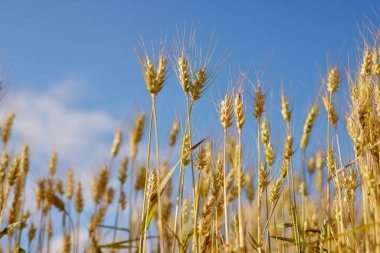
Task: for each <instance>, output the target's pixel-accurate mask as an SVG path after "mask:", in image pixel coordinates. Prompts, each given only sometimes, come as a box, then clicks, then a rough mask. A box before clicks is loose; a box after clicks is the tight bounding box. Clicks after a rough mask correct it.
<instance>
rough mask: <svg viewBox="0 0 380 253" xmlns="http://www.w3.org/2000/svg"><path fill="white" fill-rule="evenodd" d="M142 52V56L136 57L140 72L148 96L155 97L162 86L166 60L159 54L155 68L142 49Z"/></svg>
mask: <svg viewBox="0 0 380 253" xmlns="http://www.w3.org/2000/svg"><path fill="white" fill-rule="evenodd" d="M143 51H144V53H143V55H137V57H138V60H139V63H140V67H141V72H142V73H143V76H144V81H145V85H146V89H147V90H148V92H149V93H150V94H152V95H153V96H156V95H157V94H158V93H159V92H160V91H161V90H162V88H163V86H164V82H165V78H166V66H167V58H166V56H165V55H164V54H163V53H162V52H160V53H159V55H158V62H157V66H155V63H153V61H152V59H151V58H150V56H149V55H148V53H147V52H146V50H144V49H143Z"/></svg>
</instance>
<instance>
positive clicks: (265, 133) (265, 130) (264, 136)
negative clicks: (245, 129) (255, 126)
mask: <svg viewBox="0 0 380 253" xmlns="http://www.w3.org/2000/svg"><path fill="white" fill-rule="evenodd" d="M260 134H261V141H262V143H263V144H264V146H265V145H268V143H269V136H270V130H269V125H268V122H267V121H266V120H265V119H264V120H263V122H262V123H261V131H260Z"/></svg>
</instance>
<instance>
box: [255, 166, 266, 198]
mask: <svg viewBox="0 0 380 253" xmlns="http://www.w3.org/2000/svg"><path fill="white" fill-rule="evenodd" d="M268 176H269V175H268V172H267V169H266V167H265V166H264V165H262V166H261V167H260V169H259V171H258V182H257V183H258V185H257V186H258V188H259V191H260V192H264V190H265V188H266V187H267V186H268V184H269V178H268Z"/></svg>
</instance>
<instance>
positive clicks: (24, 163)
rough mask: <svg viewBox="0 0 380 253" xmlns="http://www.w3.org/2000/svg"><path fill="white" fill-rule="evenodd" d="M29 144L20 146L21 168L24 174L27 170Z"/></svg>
mask: <svg viewBox="0 0 380 253" xmlns="http://www.w3.org/2000/svg"><path fill="white" fill-rule="evenodd" d="M29 164H30V162H29V146H28V145H24V146H23V147H22V153H21V168H22V171H23V172H24V174H25V175H26V174H27V173H28V171H29Z"/></svg>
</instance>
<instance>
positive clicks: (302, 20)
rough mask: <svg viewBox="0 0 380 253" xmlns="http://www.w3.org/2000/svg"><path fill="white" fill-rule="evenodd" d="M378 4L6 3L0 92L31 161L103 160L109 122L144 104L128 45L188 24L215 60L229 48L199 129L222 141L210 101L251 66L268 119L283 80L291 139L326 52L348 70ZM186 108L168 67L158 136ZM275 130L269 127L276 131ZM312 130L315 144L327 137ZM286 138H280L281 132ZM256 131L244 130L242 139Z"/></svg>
mask: <svg viewBox="0 0 380 253" xmlns="http://www.w3.org/2000/svg"><path fill="white" fill-rule="evenodd" d="M376 10H378V11H377V13H380V12H379V7H378V4H377V2H376V1H17V3H16V1H7V2H2V4H1V7H0V34H1V36H0V64H1V65H2V67H3V70H2V72H3V74H4V75H5V76H6V80H7V82H6V86H5V88H4V90H5V91H7V95H6V99H5V100H6V101H4V103H3V106H2V110H1V111H2V114H3V115H4V114H5V111H9V110H15V111H16V113H17V115H18V116H17V118H16V127H15V131H16V135H17V134H18V136H19V139H20V140H21V141H22V142H27V143H29V144H31V145H32V156H34V157H35V158H37V160H38V159H39V158H41V157H42V158H47V157H48V155H49V154H50V152H51V150H53V149H57V150H58V152H59V153H60V154H61V156H62V157H63V158H62V159H63V161H64V162H65V164H67V165H68V166H74V167H81V166H88V167H90V168H94V167H95V168H98V167H99V163H101V162H104V161H105V160H106V159H107V157H108V155H106V156H105V157H104V156H101V155H100V154H104V151H106V152H108V150H109V147H110V146H111V144H112V138H113V132H114V130H115V129H116V128H117V127H122V128H123V129H125V128H128V127H130V126H131V124H132V122H131V120H133V118H134V116H135V114H136V113H137V112H139V111H142V110H145V111H147V112H148V110H149V108H150V96H149V95H148V93H147V92H146V90H145V85H144V83H143V79H142V76H141V74H140V70H139V66H138V63H137V59H136V56H135V54H134V51H133V47H136V46H138V45H139V39H140V37H143V38H144V40H145V42H146V44H148V45H150V43H151V42H152V41H153V42H154V43H157V42H159V41H160V39H161V38H163V37H166V38H167V41H168V45H169V46H170V45H171V43H172V39H173V36H174V35H175V34H176V32H177V30H179V31H183V29H184V27H187V28H189V27H193V28H194V29H195V30H196V34H197V40H198V41H199V42H200V43H201V44H202V45H204V47H207V45H208V43H209V40H210V37H211V35H212V34H213V41H214V42H215V44H216V50H215V54H214V60H215V61H214V62H215V63H217V62H218V61H220V60H221V59H224V63H223V65H222V67H221V68H220V69H219V72H218V73H217V76H216V78H215V79H214V80H213V82H212V83H211V85H210V87H209V89H208V90H207V93H206V94H205V96H204V98H203V99H202V100H201V102H199V104H198V105H196V108H195V111H194V125H195V127H196V128H197V129H198V132H197V133H196V136H195V138H199V139H200V138H203V137H205V136H214V137H216V138H217V139H218V138H219V140H220V136H221V131H220V132H218V131H217V130H218V129H219V127H220V126H219V123H218V117H217V114H216V111H215V109H214V108H215V107H214V102H217V101H218V99H219V96H220V95H224V94H225V92H226V90H230V88H231V85H228V80H229V79H231V78H232V77H234V76H236V74H237V73H238V71H245V72H247V71H248V73H249V74H248V75H249V77H250V80H251V81H252V83H253V84H254V85H255V84H256V74H257V75H258V76H259V77H260V79H261V80H262V85H263V89H264V91H265V92H266V94H267V95H268V100H267V103H268V106H267V111H268V118H270V120H271V122H272V124H275V127H273V128H275V129H279V130H281V131H282V130H283V129H284V128H283V127H282V126H280V124H282V123H281V121H280V120H279V119H280V114H279V106H280V99H279V95H280V91H281V82H282V81H283V86H284V90H285V94H286V95H287V96H288V97H289V98H290V100H291V105H292V108H293V112H294V113H293V114H294V115H295V116H294V117H295V118H294V125H295V126H298V127H297V129H296V130H295V136H296V139H297V140H296V142H295V143H298V138H299V134H300V131H301V130H302V127H301V125H302V124H303V121H304V118H305V116H306V113H307V110H308V108H309V107H310V105H311V104H312V103H313V101H314V100H315V99H316V98H317V94H318V92H319V91H320V80H321V76H324V75H325V73H326V66H327V63H330V64H338V66H339V67H340V68H341V69H344V68H345V67H346V65H347V60H348V56H349V58H350V62H351V63H354V62H355V60H357V59H358V55H359V51H358V45H360V44H361V41H362V40H361V37H360V33H359V31H360V29H362V28H363V23H367V24H368V21H366V20H367V19H369V20H371V21H372V22H375V23H378V22H379V19H378V18H376V15H375V13H376ZM251 94H252V86H251V84H248V85H247V89H246V103H247V114H248V113H249V114H250V113H251V112H252V103H251ZM338 94H339V100H338V102H337V103H338V105H341V104H343V102H344V99H345V96H346V94H347V85H346V84H345V83H344V84H343V85H342V88H341V91H340V92H339V93H338ZM183 109H184V95H183V92H182V90H181V88H180V86H179V84H178V82H177V80H176V78H175V74H174V72H173V71H171V73H170V76H169V78H168V80H167V83H166V86H165V87H164V89H163V91H162V92H161V93H160V94H159V96H158V114H159V125H160V129H161V130H162V131H161V133H162V136H161V137H162V138H166V137H167V134H168V132H169V128H170V125H171V122H172V120H173V118H174V117H175V116H176V115H179V116H181V115H183V114H184V111H183ZM321 122H322V123H321ZM324 122H325V121H324V118H323V117H321V118H320V120H319V123H318V124H317V127H316V128H317V130H316V131H315V132H316V133H315V136H316V137H323V136H324V135H323V133H324V132H325V130H324V127H325V124H324ZM254 126H255V125H254V123H253V119H252V118H251V117H248V120H247V127H246V129H247V131H246V135H247V137H251V136H254V135H255V134H254V133H255V131H256V130H255V127H254ZM278 126H280V127H278ZM340 127H344V125H343V122H340ZM318 129H319V130H322V131H321V132H322V133H318ZM220 130H221V129H220ZM281 131H279V132H277V133H274V134H275V135H277V136H278V137H283V131H282V132H281ZM316 137H314V138H315V139H314V140H312V148H311V150H313V149H316V148H319V147H321V146H323V143H324V142H323V141H320V140H318V139H319V138H316ZM248 139H251V140H253V138H248ZM281 140H282V139H280V140H277V139H276V138H275V142H277V143H281ZM162 142H164V141H162ZM251 142H252V141H248V140H246V145H250V144H251ZM163 145H164V144H163ZM279 145H280V144H279ZM33 147H35V148H33ZM342 151H343V152H349V151H350V150H345V148H343V150H342ZM107 154H108V153H107ZM84 158H85V159H84ZM87 158H88V159H87ZM44 162H45V163H46V166H47V163H48V161H47V160H44ZM41 169H42V168H38V169H37V170H36V171H37V172H38V171H39V170H41ZM37 172H34V177H35V178H36V177H38V176H39V173H37ZM79 173H80V172H79ZM83 173H84V176H83V177H85V172H83Z"/></svg>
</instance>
